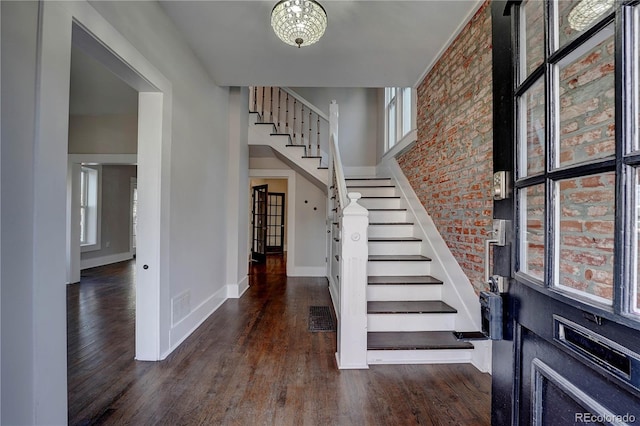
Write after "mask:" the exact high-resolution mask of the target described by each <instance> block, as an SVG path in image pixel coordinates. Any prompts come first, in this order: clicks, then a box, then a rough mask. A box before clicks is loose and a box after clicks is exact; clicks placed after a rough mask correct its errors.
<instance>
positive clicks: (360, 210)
mask: <svg viewBox="0 0 640 426" xmlns="http://www.w3.org/2000/svg"><path fill="white" fill-rule="evenodd" d="M360 197H361V195H360V193H358V192H350V193H349V204H348V205H347V206H346V207H345V208H344V209H343V210H342V223H341V238H340V239H341V242H342V253H341V256H340V283H341V284H340V320H339V322H338V352H337V353H336V359H337V361H338V368H339V369H357V368H369V365H368V364H367V259H368V256H369V247H368V245H367V241H368V238H367V228H368V226H369V211H368V210H367V209H366V208H364V207H362V206H361V205H359V204H358V199H360Z"/></svg>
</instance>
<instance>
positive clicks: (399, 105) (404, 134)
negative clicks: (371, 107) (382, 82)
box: [384, 87, 418, 157]
mask: <svg viewBox="0 0 640 426" xmlns="http://www.w3.org/2000/svg"><path fill="white" fill-rule="evenodd" d="M390 89H391V88H390V87H386V88H385V89H384V147H385V157H386V156H387V153H389V152H390V151H392V150H393V151H394V152H396V153H397V152H399V150H396V149H394V148H397V147H398V146H399V145H402V146H403V148H402V149H401V150H404V149H406V147H407V145H408V144H409V143H412V142H414V141H415V138H416V136H415V135H416V133H417V131H416V122H417V119H416V118H417V112H416V111H417V107H416V103H417V98H418V96H417V90H416V89H415V88H411V111H410V115H411V116H410V120H411V122H410V125H409V129H408V130H407V131H405V130H404V126H403V124H404V123H403V117H404V115H405V111H403V110H404V102H403V100H404V99H403V97H404V94H405V93H406V92H405V89H407V88H404V87H395V90H396V95H395V98H393V99H389V96H390V95H389V91H390ZM391 102H394V103H395V129H396V137H395V141H394V143H393V144H390V141H389V105H390V104H391Z"/></svg>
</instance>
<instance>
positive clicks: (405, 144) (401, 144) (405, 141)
mask: <svg viewBox="0 0 640 426" xmlns="http://www.w3.org/2000/svg"><path fill="white" fill-rule="evenodd" d="M417 140H418V131H417V130H416V129H412V130H409V133H407V134H406V135H404V137H403V138H402V139H400V140H399V141H398V143H397V144H395V145H394V146H392V147H391V148H389V149H388V150H387V152H385V153H384V155H383V156H382V161H385V160H388V159H390V158H395V157H397V156H398V155H400V154H402V153H403V152H404V151H406V150H408V149H410V148H411V147H412V146H413V144H414V143H416V141H417Z"/></svg>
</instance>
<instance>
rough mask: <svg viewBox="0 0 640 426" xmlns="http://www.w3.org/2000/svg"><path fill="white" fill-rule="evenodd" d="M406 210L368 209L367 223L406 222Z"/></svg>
mask: <svg viewBox="0 0 640 426" xmlns="http://www.w3.org/2000/svg"><path fill="white" fill-rule="evenodd" d="M406 220H407V211H406V210H377V211H369V223H384V222H406Z"/></svg>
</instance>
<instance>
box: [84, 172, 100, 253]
mask: <svg viewBox="0 0 640 426" xmlns="http://www.w3.org/2000/svg"><path fill="white" fill-rule="evenodd" d="M99 205H100V167H89V166H82V167H81V169H80V245H81V247H82V251H89V250H99V249H100V210H99V207H100V206H99Z"/></svg>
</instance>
